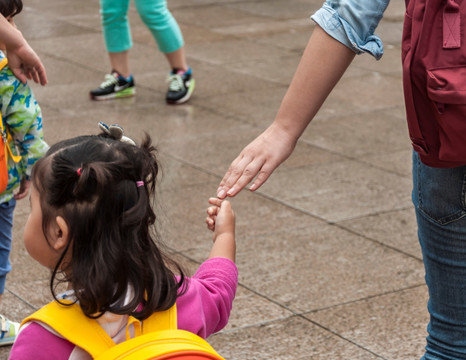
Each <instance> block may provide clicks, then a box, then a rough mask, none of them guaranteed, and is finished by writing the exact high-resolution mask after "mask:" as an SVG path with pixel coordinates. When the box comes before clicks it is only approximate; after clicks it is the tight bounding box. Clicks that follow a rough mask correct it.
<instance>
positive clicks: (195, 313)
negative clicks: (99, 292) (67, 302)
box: [10, 258, 238, 360]
mask: <svg viewBox="0 0 466 360" xmlns="http://www.w3.org/2000/svg"><path fill="white" fill-rule="evenodd" d="M187 281H188V284H189V286H188V290H187V291H186V292H185V293H184V294H183V295H181V296H180V297H179V298H178V299H177V301H176V305H177V311H178V314H177V316H178V328H179V329H182V330H187V331H190V332H193V333H195V334H197V335H199V336H201V337H202V338H206V337H208V336H209V335H211V334H213V333H215V332H217V331H220V330H221V329H222V328H224V327H225V325H226V324H227V323H228V319H229V316H230V311H231V308H232V304H233V299H234V297H235V293H236V287H237V284H238V270H237V268H236V265H235V264H234V263H233V262H232V261H231V260H228V259H225V258H213V259H209V260H207V261H205V262H204V263H202V264H201V266H200V267H199V269H198V270H197V271H196V273H195V274H194V276H193V277H191V278H189V279H187ZM119 319H120V321H121V317H119ZM114 340H115V338H114ZM117 342H118V341H117ZM73 350H75V346H74V345H73V344H72V343H70V342H69V341H67V340H66V339H63V338H61V337H59V336H57V335H55V334H54V333H53V332H50V331H49V330H47V328H46V327H44V326H42V325H41V324H38V323H31V324H30V325H28V326H27V327H26V328H25V329H24V330H22V331H21V333H20V334H19V336H18V338H17V339H16V342H15V344H14V345H13V348H12V350H11V353H10V359H11V360H29V359H35V360H42V359H43V360H46V359H47V360H65V359H69V358H70V356H71V354H72V352H74V351H73ZM74 353H75V352H74ZM77 358H79V357H77Z"/></svg>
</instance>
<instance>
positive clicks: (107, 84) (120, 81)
mask: <svg viewBox="0 0 466 360" xmlns="http://www.w3.org/2000/svg"><path fill="white" fill-rule="evenodd" d="M135 93H136V89H135V88H134V79H133V76H131V77H130V79H129V81H128V80H126V79H125V78H124V77H123V76H121V75H120V74H119V73H118V72H117V71H115V70H112V73H111V74H107V75H105V80H104V82H103V83H102V84H100V86H99V87H98V88H97V89H94V90H91V92H90V93H89V95H90V96H91V99H92V100H109V99H115V98H121V97H128V96H133V95H134V94H135Z"/></svg>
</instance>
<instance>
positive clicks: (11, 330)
mask: <svg viewBox="0 0 466 360" xmlns="http://www.w3.org/2000/svg"><path fill="white" fill-rule="evenodd" d="M0 326H1V328H0V331H1V333H0V346H5V345H11V344H13V343H14V342H15V339H16V336H17V335H18V331H19V323H17V322H13V321H10V320H8V319H7V318H6V317H5V316H3V315H0Z"/></svg>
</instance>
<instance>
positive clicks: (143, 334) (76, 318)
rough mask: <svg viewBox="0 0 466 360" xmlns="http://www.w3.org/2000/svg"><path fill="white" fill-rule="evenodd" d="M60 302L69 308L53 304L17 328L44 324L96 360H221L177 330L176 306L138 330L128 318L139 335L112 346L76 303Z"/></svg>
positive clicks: (136, 322)
mask: <svg viewBox="0 0 466 360" xmlns="http://www.w3.org/2000/svg"><path fill="white" fill-rule="evenodd" d="M61 301H63V302H67V303H68V304H69V305H62V304H60V303H58V302H57V301H53V302H51V303H50V304H48V305H46V306H44V307H43V308H41V309H40V310H38V311H37V312H35V313H34V314H32V315H31V316H29V317H27V318H26V319H24V320H23V322H22V323H21V326H22V325H23V324H25V323H26V322H29V321H40V322H42V323H45V324H47V325H48V326H50V327H51V328H52V329H53V330H55V331H56V332H57V333H59V334H60V335H61V336H63V337H64V338H66V339H67V340H68V341H70V342H72V343H73V344H75V345H76V346H79V347H80V348H82V349H84V350H85V351H87V352H88V353H89V354H90V355H91V356H92V358H93V359H97V360H110V359H125V360H149V359H154V360H156V359H160V360H162V359H163V360H170V359H178V360H207V359H208V360H224V359H223V358H222V357H221V356H220V355H218V354H217V353H216V352H215V350H214V349H213V348H212V347H211V346H210V345H209V344H208V343H207V342H206V341H205V340H204V339H202V338H201V337H199V336H197V335H195V334H193V333H190V332H188V331H184V330H178V329H177V319H176V305H174V306H173V307H171V308H170V309H169V310H166V311H162V312H157V313H154V314H153V315H152V316H150V317H149V318H147V319H146V320H144V321H143V322H142V329H141V325H140V321H139V320H137V319H135V318H134V317H132V316H130V317H129V320H128V325H129V324H133V325H134V327H135V332H136V333H137V332H138V330H139V332H140V335H138V336H135V337H134V338H132V339H129V340H126V341H124V342H122V343H120V344H117V345H116V344H115V343H114V342H113V340H112V339H111V338H110V336H109V335H108V334H107V333H106V332H105V330H104V329H102V327H101V326H100V325H99V323H98V322H97V320H95V319H91V318H88V317H87V316H86V315H84V313H83V312H82V310H81V308H80V307H79V305H78V304H72V303H71V302H70V301H66V300H61ZM126 331H127V333H126V337H127V338H128V337H129V335H128V329H127V330H126Z"/></svg>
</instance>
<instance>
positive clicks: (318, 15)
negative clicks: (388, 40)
mask: <svg viewBox="0 0 466 360" xmlns="http://www.w3.org/2000/svg"><path fill="white" fill-rule="evenodd" d="M311 19H312V20H314V21H315V22H316V23H317V24H318V25H319V26H320V27H321V28H322V29H323V30H324V31H325V32H326V33H327V34H329V35H330V36H331V37H333V38H334V39H336V40H338V41H339V42H341V43H342V44H343V45H345V46H347V47H348V48H350V49H351V50H353V51H354V52H355V53H356V54H362V53H369V54H371V55H372V56H373V57H375V58H376V59H377V60H379V59H380V58H381V57H382V55H383V43H382V40H380V38H379V37H378V36H377V35H374V34H371V35H369V36H367V37H366V38H365V39H362V38H361V35H359V34H358V32H357V30H356V29H355V28H353V27H352V26H351V24H350V23H349V22H347V21H346V20H345V19H343V18H342V17H340V15H339V14H338V12H337V11H336V10H335V9H333V8H332V7H331V6H329V5H328V4H324V5H323V6H322V7H321V8H320V9H319V10H317V11H316V12H315V14H314V15H312V16H311Z"/></svg>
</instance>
